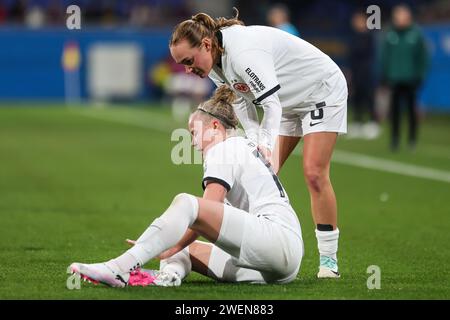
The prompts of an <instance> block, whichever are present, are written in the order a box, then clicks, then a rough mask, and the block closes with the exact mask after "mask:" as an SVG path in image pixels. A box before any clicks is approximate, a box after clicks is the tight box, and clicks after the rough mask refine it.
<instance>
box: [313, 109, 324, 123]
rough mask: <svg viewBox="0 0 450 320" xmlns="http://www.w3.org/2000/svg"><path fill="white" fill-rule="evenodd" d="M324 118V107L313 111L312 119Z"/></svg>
mask: <svg viewBox="0 0 450 320" xmlns="http://www.w3.org/2000/svg"><path fill="white" fill-rule="evenodd" d="M316 111H317V112H318V113H317V114H316ZM322 118H323V109H322V108H320V109H316V110H313V111H311V119H313V120H320V119H322Z"/></svg>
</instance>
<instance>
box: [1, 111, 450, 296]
mask: <svg viewBox="0 0 450 320" xmlns="http://www.w3.org/2000/svg"><path fill="white" fill-rule="evenodd" d="M177 126H178V127H181V126H185V124H178V125H177V124H174V123H173V121H172V120H171V116H170V113H169V112H168V111H167V109H165V108H157V107H155V108H138V107H133V108H131V107H129V108H125V107H122V108H117V107H116V108H106V109H98V108H93V107H89V106H84V107H77V108H66V107H62V106H57V105H54V106H49V107H42V106H33V105H32V104H29V105H20V106H18V105H9V106H8V105H4V106H2V107H0V164H1V166H0V283H1V286H0V299H425V298H431V299H449V298H450V286H449V283H450V281H449V280H450V277H449V269H448V266H447V265H448V262H449V261H450V232H449V230H450V183H448V182H445V181H438V180H432V179H425V178H420V177H414V176H408V175H400V174H396V173H392V172H386V171H382V170H373V169H367V168H362V167H359V166H355V165H352V164H346V163H343V162H333V163H332V174H331V175H332V181H333V184H334V188H335V191H336V195H337V199H338V210H339V228H340V230H341V237H340V241H339V255H338V257H339V267H340V271H341V273H342V278H341V279H339V280H331V281H329V280H320V281H319V280H317V279H316V278H315V276H316V272H317V264H318V253H317V249H316V239H315V236H314V225H313V222H312V218H311V213H310V203H309V195H308V192H307V189H306V186H305V183H304V180H303V176H302V171H301V167H300V160H301V156H299V155H293V156H292V157H290V159H289V160H288V162H287V163H286V166H285V167H284V168H283V170H282V172H281V180H282V182H283V184H284V186H285V188H286V190H287V192H288V194H289V196H290V198H291V202H292V204H293V206H294V208H295V209H296V211H297V213H298V215H299V218H300V221H301V224H302V228H303V237H304V242H305V251H306V252H305V256H304V259H303V262H302V266H301V270H300V273H299V276H298V278H297V280H295V281H294V282H292V283H290V284H287V285H265V286H261V285H248V284H222V283H215V282H214V281H212V280H210V279H208V278H206V277H203V276H201V275H198V274H191V275H190V276H189V277H188V278H187V279H186V281H185V282H184V284H183V285H182V286H181V287H177V288H159V287H147V288H136V287H130V288H125V289H113V288H108V287H106V286H102V285H99V286H94V285H87V284H84V283H82V286H81V289H80V290H68V289H67V288H66V280H67V278H68V274H67V273H66V269H67V267H68V266H69V264H70V263H71V262H73V261H81V262H88V263H90V262H99V261H104V260H107V259H110V258H112V257H115V256H117V255H119V254H120V253H121V252H123V251H124V250H126V249H127V245H126V244H125V242H124V240H125V239H126V238H136V237H137V236H138V235H139V234H140V233H141V232H142V231H144V230H145V229H146V227H147V226H148V225H149V223H150V222H151V221H152V220H153V219H154V218H156V217H157V216H158V215H160V213H162V212H163V211H164V209H165V208H166V207H167V206H168V205H169V204H170V202H171V199H172V198H173V196H175V195H176V194H177V193H180V192H188V193H192V194H196V195H201V193H202V191H201V188H200V181H201V175H202V167H201V166H200V165H181V166H177V165H174V164H173V163H172V162H171V158H170V155H171V150H172V148H173V146H174V145H175V144H176V142H172V141H171V140H170V132H171V130H172V128H175V127H177ZM404 129H406V128H404ZM404 131H405V130H404ZM420 137H421V139H420V143H419V145H418V148H417V150H416V152H415V153H411V152H409V151H407V150H402V151H400V152H399V153H397V154H392V153H390V152H389V151H388V130H387V128H386V127H384V131H383V135H382V136H381V137H380V138H379V139H377V140H375V141H369V142H368V141H362V140H348V139H345V138H344V137H342V138H339V140H338V144H337V150H340V151H347V152H354V153H360V154H365V155H368V156H371V157H376V158H381V159H387V160H392V161H397V162H401V163H405V164H412V165H416V166H421V167H427V168H434V169H437V170H440V171H441V172H447V174H448V172H450V118H449V117H448V116H434V117H430V118H427V119H426V121H424V123H423V125H422V127H421V132H420ZM371 265H377V266H379V267H380V270H381V288H380V289H378V290H377V289H373V290H369V289H368V287H367V279H368V277H369V276H370V274H368V273H367V268H368V267H369V266H371ZM148 266H150V267H157V266H158V262H157V261H152V262H151V263H149V265H148Z"/></svg>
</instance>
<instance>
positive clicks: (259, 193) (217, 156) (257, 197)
mask: <svg viewBox="0 0 450 320" xmlns="http://www.w3.org/2000/svg"><path fill="white" fill-rule="evenodd" d="M203 167H204V175H203V182H202V187H203V188H206V185H207V184H208V183H211V182H216V183H219V184H221V185H222V186H223V187H224V188H225V189H226V190H227V196H226V201H227V202H228V203H229V204H230V205H232V206H233V207H236V208H239V209H242V210H244V211H247V212H249V213H250V214H255V215H263V216H266V217H267V218H268V219H270V220H273V221H277V222H279V223H281V224H283V225H285V226H286V227H288V228H289V229H292V230H293V231H294V232H296V233H298V232H299V230H300V224H299V221H298V218H297V216H296V214H295V212H294V209H293V208H292V207H291V205H290V204H289V198H288V195H287V194H286V191H285V190H284V188H283V186H282V185H281V183H280V181H279V179H278V177H277V176H276V175H275V174H274V172H273V171H272V169H271V167H270V165H269V164H268V163H267V161H266V160H264V158H263V157H262V155H261V154H260V153H259V152H258V151H257V146H256V144H255V143H253V142H251V141H250V140H248V139H245V138H243V137H230V138H228V139H226V140H225V141H224V142H221V143H218V144H216V145H214V146H213V147H211V149H209V150H208V151H207V153H206V156H205V159H204V164H203Z"/></svg>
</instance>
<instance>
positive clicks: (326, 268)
mask: <svg viewBox="0 0 450 320" xmlns="http://www.w3.org/2000/svg"><path fill="white" fill-rule="evenodd" d="M340 277H341V275H340V274H339V272H338V266H337V261H336V260H334V259H333V258H330V257H327V256H321V257H320V266H319V272H318V273H317V278H319V279H325V278H340Z"/></svg>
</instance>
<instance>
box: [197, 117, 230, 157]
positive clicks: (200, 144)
mask: <svg viewBox="0 0 450 320" xmlns="http://www.w3.org/2000/svg"><path fill="white" fill-rule="evenodd" d="M221 129H222V127H219V122H218V121H217V120H211V119H209V120H205V118H204V117H202V116H201V114H199V113H194V114H193V115H191V117H190V118H189V132H190V133H191V137H192V146H193V147H194V148H195V149H196V150H198V151H200V152H205V151H206V150H207V149H208V147H209V146H212V145H213V144H215V143H217V142H219V141H223V140H224V137H225V131H224V130H221Z"/></svg>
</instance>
